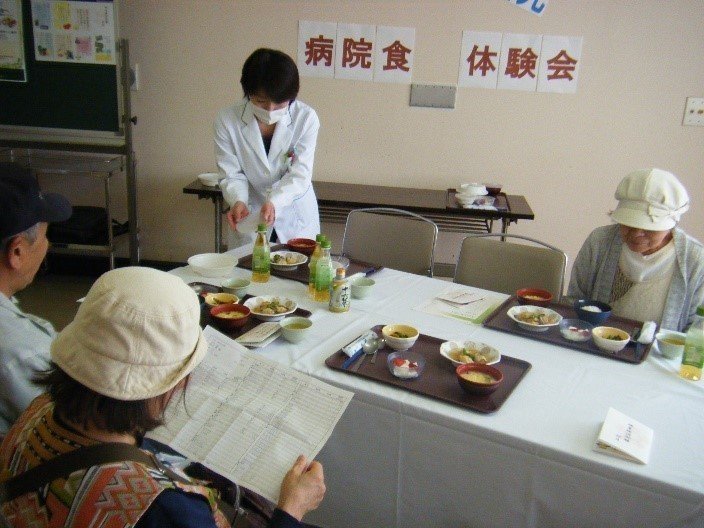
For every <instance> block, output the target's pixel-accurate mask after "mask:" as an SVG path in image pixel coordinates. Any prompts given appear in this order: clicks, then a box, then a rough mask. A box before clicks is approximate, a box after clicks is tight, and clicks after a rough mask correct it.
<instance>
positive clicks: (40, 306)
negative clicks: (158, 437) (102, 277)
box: [16, 273, 96, 331]
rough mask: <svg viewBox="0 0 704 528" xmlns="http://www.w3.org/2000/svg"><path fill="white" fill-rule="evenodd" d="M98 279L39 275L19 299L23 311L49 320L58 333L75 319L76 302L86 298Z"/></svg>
mask: <svg viewBox="0 0 704 528" xmlns="http://www.w3.org/2000/svg"><path fill="white" fill-rule="evenodd" d="M95 279H96V277H92V276H90V277H88V276H79V275H57V274H53V273H49V274H44V275H42V274H38V275H37V276H36V277H35V278H34V281H33V282H32V284H30V285H29V286H28V287H27V288H25V289H24V290H22V291H21V292H19V293H18V294H17V295H16V297H17V299H19V301H20V308H22V310H23V311H25V312H27V313H31V314H34V315H38V316H39V317H42V318H44V319H46V320H48V321H50V322H51V323H52V324H53V325H54V328H56V330H57V331H58V330H61V329H62V328H63V327H65V326H66V325H67V324H68V323H70V322H71V321H72V320H73V317H74V316H75V315H76V311H77V310H78V305H79V303H77V302H76V301H77V300H78V299H80V298H81V297H85V295H86V293H88V290H89V289H90V287H91V285H92V284H93V282H94V281H95Z"/></svg>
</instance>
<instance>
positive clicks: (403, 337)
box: [381, 324, 420, 350]
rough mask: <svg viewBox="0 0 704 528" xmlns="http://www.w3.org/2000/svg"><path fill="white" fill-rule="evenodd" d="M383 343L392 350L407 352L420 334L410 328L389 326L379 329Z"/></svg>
mask: <svg viewBox="0 0 704 528" xmlns="http://www.w3.org/2000/svg"><path fill="white" fill-rule="evenodd" d="M381 334H382V335H383V336H384V341H385V342H386V344H387V345H389V347H390V348H393V349H394V350H408V349H409V348H411V347H412V346H413V345H414V344H415V342H416V340H417V339H418V336H419V335H420V333H419V332H418V330H417V329H416V328H414V327H412V326H409V325H404V324H390V325H386V326H385V327H383V328H382V329H381Z"/></svg>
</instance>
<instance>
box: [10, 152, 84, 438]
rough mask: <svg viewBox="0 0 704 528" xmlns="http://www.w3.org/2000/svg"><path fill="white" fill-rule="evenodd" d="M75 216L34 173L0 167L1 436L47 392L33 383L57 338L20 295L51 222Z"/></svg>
mask: <svg viewBox="0 0 704 528" xmlns="http://www.w3.org/2000/svg"><path fill="white" fill-rule="evenodd" d="M70 216H71V204H69V202H68V200H67V199H66V198H64V197H63V196H61V195H59V194H45V193H42V192H41V190H40V189H39V184H38V183H37V180H36V179H35V178H34V177H33V176H32V174H31V172H30V171H29V170H28V169H25V168H23V167H21V166H20V165H17V164H15V163H0V438H2V437H3V436H4V435H5V434H6V433H7V431H8V429H9V428H10V426H11V425H12V424H13V422H14V421H15V420H16V419H17V417H19V416H20V414H22V412H23V411H24V409H25V408H26V407H27V405H29V403H30V402H31V401H32V400H33V399H34V398H35V397H36V396H37V395H39V394H40V393H41V392H42V389H41V388H40V387H39V386H37V385H35V384H34V383H33V382H32V381H31V380H32V378H33V376H34V375H35V374H36V371H37V370H45V369H46V368H47V366H48V364H49V347H50V345H51V342H52V340H53V339H54V337H55V336H56V331H55V330H54V327H53V326H52V325H51V323H50V322H48V321H45V320H43V319H40V318H39V317H36V316H33V315H30V314H26V313H24V312H23V311H22V310H21V309H20V308H19V307H18V306H17V301H16V300H15V298H14V295H15V294H16V293H17V292H19V291H21V290H23V289H24V288H26V287H27V286H29V284H31V283H32V280H34V276H35V275H36V273H37V270H38V269H39V266H40V265H41V263H42V262H43V260H44V257H45V256H46V252H47V249H48V248H49V241H48V240H47V238H46V230H47V227H48V224H49V222H60V221H63V220H67V219H68V218H69V217H70Z"/></svg>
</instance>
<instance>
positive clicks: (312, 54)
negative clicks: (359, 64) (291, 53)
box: [298, 20, 337, 79]
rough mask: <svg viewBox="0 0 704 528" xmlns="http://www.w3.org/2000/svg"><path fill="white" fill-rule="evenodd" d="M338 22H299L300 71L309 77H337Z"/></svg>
mask: <svg viewBox="0 0 704 528" xmlns="http://www.w3.org/2000/svg"><path fill="white" fill-rule="evenodd" d="M336 38H337V22H308V21H304V20H301V21H299V22H298V70H299V71H300V72H301V75H304V76H307V77H327V78H328V79H332V78H333V77H334V76H335V39H336Z"/></svg>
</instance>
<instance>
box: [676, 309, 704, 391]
mask: <svg viewBox="0 0 704 528" xmlns="http://www.w3.org/2000/svg"><path fill="white" fill-rule="evenodd" d="M702 368H704V304H703V305H701V306H700V307H699V308H697V315H696V316H695V318H694V321H693V322H692V325H691V326H690V327H689V330H687V337H685V340H684V353H683V354H682V366H681V367H680V376H682V377H683V378H685V379H688V380H692V381H699V380H700V379H702Z"/></svg>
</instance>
